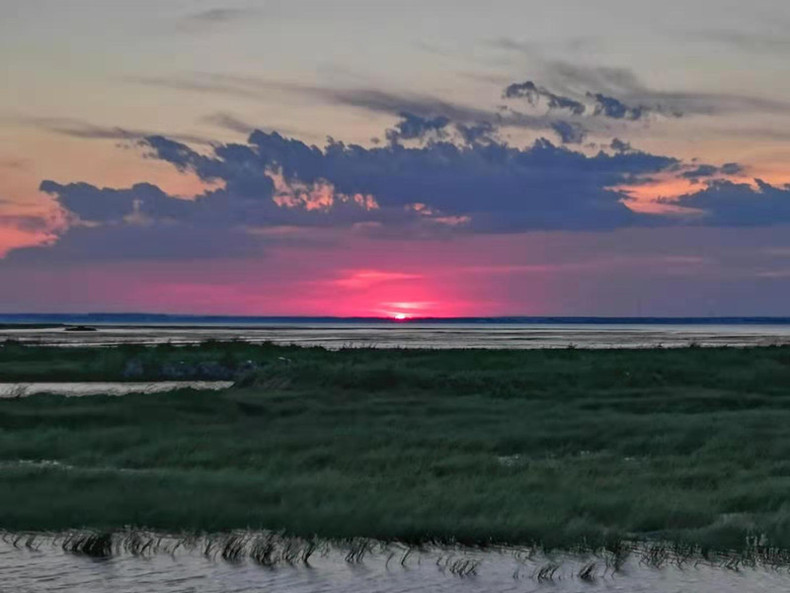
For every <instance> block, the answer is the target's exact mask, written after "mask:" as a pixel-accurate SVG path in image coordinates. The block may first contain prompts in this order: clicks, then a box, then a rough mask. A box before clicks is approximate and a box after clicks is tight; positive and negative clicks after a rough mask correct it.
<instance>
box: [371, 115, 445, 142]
mask: <svg viewBox="0 0 790 593" xmlns="http://www.w3.org/2000/svg"><path fill="white" fill-rule="evenodd" d="M399 115H400V118H401V119H400V121H399V122H398V123H397V124H396V125H395V128H394V129H392V130H387V133H386V136H387V140H389V141H390V142H392V143H398V141H400V140H422V139H425V138H426V137H434V138H439V139H441V138H446V137H447V126H448V125H449V124H450V119H449V118H448V117H445V116H443V115H439V116H436V117H420V116H419V115H415V114H413V113H409V112H407V111H404V112H402V113H400V114H399Z"/></svg>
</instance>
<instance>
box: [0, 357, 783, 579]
mask: <svg viewBox="0 0 790 593" xmlns="http://www.w3.org/2000/svg"><path fill="white" fill-rule="evenodd" d="M129 359H135V360H142V361H143V362H142V364H143V366H144V367H145V366H146V365H148V366H150V368H151V369H156V368H157V365H158V364H160V363H161V362H162V361H180V360H183V361H185V362H186V363H188V364H191V363H192V362H194V361H196V360H202V361H225V362H224V363H223V364H228V365H231V364H234V365H235V364H242V363H245V362H246V361H253V362H254V363H255V365H254V367H248V372H247V374H246V376H245V377H244V380H243V381H240V382H239V383H238V385H237V387H236V388H235V389H232V390H229V391H227V392H224V393H214V392H192V391H189V392H188V391H184V392H176V393H171V394H162V395H158V396H155V397H152V396H145V395H141V396H135V395H130V396H125V397H122V398H109V397H87V398H78V399H64V398H59V397H56V396H46V395H41V396H32V397H29V398H24V399H14V400H4V401H0V508H1V509H2V513H0V527H2V528H5V529H8V530H21V531H27V530H68V529H74V528H91V529H94V530H97V531H99V532H103V531H112V530H116V529H118V528H120V527H123V526H127V525H131V526H136V527H141V528H149V529H154V530H164V531H181V530H190V531H211V532H218V531H225V532H228V531H232V530H236V529H245V528H247V527H251V528H253V529H271V530H275V531H279V530H284V531H285V532H286V533H287V534H288V535H289V536H292V537H298V538H302V539H303V540H305V541H309V540H311V539H312V538H313V537H315V536H318V537H321V538H330V539H348V540H351V541H353V540H354V539H355V538H364V539H365V540H370V539H374V540H378V541H385V542H388V541H397V542H401V543H403V544H413V545H418V544H422V543H426V542H443V543H450V542H453V543H460V544H464V545H468V546H491V545H497V544H524V545H535V546H541V547H545V548H547V549H551V548H555V547H559V548H565V549H569V548H573V547H574V546H577V545H584V546H586V547H591V548H608V549H616V547H617V545H618V544H617V542H622V541H642V542H669V543H670V544H671V545H672V546H680V547H678V548H677V550H681V549H683V546H685V548H687V549H689V550H694V551H695V552H694V553H695V554H701V555H703V556H704V555H705V554H707V553H709V552H710V553H713V552H727V553H729V552H731V551H739V552H741V553H745V552H747V551H749V550H754V549H756V548H757V547H759V548H760V549H761V550H765V551H767V550H772V552H770V554H772V555H773V556H775V557H776V558H778V559H779V558H783V557H784V556H783V555H784V554H785V553H786V552H785V551H786V550H790V504H788V502H787V492H788V491H790V461H788V459H790V431H788V430H787V426H788V425H790V392H789V391H788V390H787V385H790V349H788V348H763V349H741V350H739V349H710V350H709V349H704V348H695V349H687V350H668V349H664V350H653V351H611V352H608V351H606V352H601V351H597V352H593V351H584V350H578V349H576V350H555V351H398V350H391V351H378V350H377V351H372V350H348V351H340V352H327V351H325V350H322V349H317V348H310V349H299V348H280V347H275V346H270V345H264V346H260V347H259V346H250V345H246V344H207V345H203V346H201V347H187V348H175V347H156V348H142V347H124V348H118V349H107V350H87V349H86V350H85V351H83V350H81V349H75V350H74V351H71V350H69V351H63V350H57V349H48V348H24V347H21V346H15V345H11V346H8V347H4V348H2V349H0V381H6V380H12V379H13V380H17V379H20V377H21V376H22V375H23V374H25V373H27V375H26V376H25V378H26V379H28V380H35V377H42V376H45V375H46V374H47V373H50V374H52V376H54V374H56V373H60V375H58V376H60V377H61V378H64V377H77V376H79V377H80V378H81V379H83V380H85V378H86V377H98V376H99V375H101V378H102V379H107V378H110V375H111V374H112V373H113V372H117V371H119V370H122V369H123V368H124V366H125V364H126V362H125V361H127V360H129ZM83 365H84V366H83ZM91 369H93V370H91ZM91 372H94V373H98V374H97V375H91V374H90V373H91ZM14 373H16V375H14ZM50 378H52V377H50ZM52 461H56V462H58V463H57V464H55V463H42V462H52ZM30 462H36V463H30ZM755 542H758V543H755ZM758 544H759V545H758ZM662 545H664V544H662ZM267 549H268V548H267V544H266V542H261V543H260V549H259V554H258V555H259V556H260V557H261V558H263V559H265V558H267V557H268V556H267ZM673 549H675V548H673ZM678 553H679V552H678ZM760 553H761V554H768V552H760ZM363 557H364V553H363ZM615 557H616V554H615ZM744 557H746V556H744ZM650 558H652V560H646V561H648V562H652V563H656V564H657V563H660V562H663V561H666V560H662V558H663V556H662V555H661V553H660V551H659V550H658V549H657V550H656V553H655V554H654V555H653V556H651V557H650ZM457 568H458V570H459V571H461V566H460V565H459V566H458V567H457ZM449 569H450V568H449V567H448V570H449ZM461 572H463V571H461ZM586 574H587V575H588V576H592V575H593V574H594V571H593V570H592V569H590V570H589V571H587V573H586Z"/></svg>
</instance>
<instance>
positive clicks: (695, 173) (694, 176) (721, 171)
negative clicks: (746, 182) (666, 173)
mask: <svg viewBox="0 0 790 593" xmlns="http://www.w3.org/2000/svg"><path fill="white" fill-rule="evenodd" d="M743 172H744V169H743V167H742V166H741V165H739V164H738V163H725V164H723V165H722V166H721V167H716V166H714V165H699V166H698V167H695V168H693V169H691V170H689V171H685V172H683V173H681V177H685V178H686V179H691V180H693V181H698V180H700V179H703V178H706V177H714V176H716V175H740V174H741V173H743Z"/></svg>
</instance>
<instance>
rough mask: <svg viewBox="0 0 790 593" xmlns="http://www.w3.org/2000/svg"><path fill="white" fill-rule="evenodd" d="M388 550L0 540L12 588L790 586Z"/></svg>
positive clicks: (667, 591)
mask: <svg viewBox="0 0 790 593" xmlns="http://www.w3.org/2000/svg"><path fill="white" fill-rule="evenodd" d="M391 556H392V554H391V553H388V552H386V550H385V551H384V552H381V553H375V554H369V555H367V556H366V557H365V558H364V560H363V561H362V562H361V563H358V564H353V563H348V562H346V561H345V553H344V552H342V551H337V550H334V551H331V550H330V551H328V552H326V553H325V554H319V555H317V556H316V557H315V558H314V559H311V566H310V567H305V566H301V565H297V566H280V567H277V568H263V567H261V566H259V565H257V564H254V563H253V562H251V561H246V560H245V561H241V562H225V561H222V560H219V559H216V558H213V559H212V558H207V557H205V556H203V555H202V554H200V553H199V552H196V551H192V552H183V551H182V552H180V553H174V554H156V555H153V556H150V557H146V558H140V557H134V556H129V555H119V556H115V557H113V558H109V559H100V560H97V559H90V558H85V557H81V556H76V555H73V554H69V553H66V552H64V551H62V549H60V547H58V546H57V545H56V544H55V543H53V542H50V543H48V544H47V543H44V544H42V545H40V546H39V548H38V550H37V551H34V550H27V549H24V548H22V549H17V548H14V547H13V546H12V545H11V544H9V543H8V542H4V543H0V574H2V587H0V589H2V590H4V591H5V590H7V591H48V592H52V591H56V592H75V593H76V592H80V593H99V592H102V593H104V592H106V591H113V592H114V593H143V592H145V593H148V592H151V591H156V592H157V593H186V592H190V591H194V592H200V593H247V592H250V593H251V592H253V591H255V592H258V591H262V590H272V591H288V592H290V593H316V592H325V593H371V592H380V593H402V592H404V593H405V592H411V591H431V592H439V593H442V592H445V591H446V592H448V593H449V592H460V593H464V592H475V591H486V592H487V591H498V592H503V593H507V592H510V591H513V592H515V591H519V592H525V591H551V592H553V593H577V592H578V593H581V592H587V591H611V592H623V593H625V592H628V593H680V592H683V593H748V592H761V591H786V590H790V573H788V570H787V569H781V570H770V569H767V568H757V569H744V570H740V571H732V570H725V569H723V568H720V567H718V566H712V565H708V564H699V565H698V566H696V567H692V566H686V567H684V568H682V569H681V568H678V567H677V566H674V565H667V566H665V567H663V568H660V569H656V568H649V567H647V566H645V565H643V564H640V562H639V560H638V559H637V558H636V557H634V556H632V557H631V558H630V559H629V560H628V561H627V562H626V564H625V565H624V566H623V569H622V571H621V572H620V573H618V574H612V573H611V571H609V570H605V563H604V561H603V560H601V559H600V558H592V560H591V558H589V557H587V558H582V557H577V556H556V557H552V558H547V557H546V556H535V557H533V558H532V559H530V560H524V559H523V558H522V559H519V558H517V555H516V554H515V553H514V552H513V551H507V550H505V551H487V552H480V551H458V550H451V551H448V550H440V549H434V550H430V551H424V552H420V553H414V554H412V555H410V556H409V557H408V558H407V560H406V561H405V562H404V564H403V565H401V562H400V560H399V559H396V561H392V558H391ZM453 558H458V559H461V558H464V559H471V560H473V561H476V562H479V567H478V570H477V575H476V576H471V577H466V578H459V577H458V576H455V575H453V574H451V573H450V571H448V570H447V567H448V566H449V565H450V564H452V562H453ZM590 561H594V562H596V570H595V571H594V574H595V577H594V578H593V579H592V580H591V581H587V580H582V579H580V578H579V577H578V574H579V571H580V569H581V567H583V566H584V565H585V564H586V563H587V562H590ZM549 562H556V563H557V564H559V568H558V570H557V571H556V573H554V576H553V578H552V580H550V581H545V582H539V577H538V575H539V574H540V568H541V567H543V566H546V565H547V563H549Z"/></svg>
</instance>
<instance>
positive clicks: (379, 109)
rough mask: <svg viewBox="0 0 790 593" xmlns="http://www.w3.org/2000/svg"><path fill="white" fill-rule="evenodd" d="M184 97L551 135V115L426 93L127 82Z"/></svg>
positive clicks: (225, 80)
mask: <svg viewBox="0 0 790 593" xmlns="http://www.w3.org/2000/svg"><path fill="white" fill-rule="evenodd" d="M128 80H130V81H132V82H136V83H139V84H145V85H149V86H150V85H152V86H157V87H162V88H169V89H174V90H179V91H185V92H198V93H215V94H221V95H227V96H233V97H238V98H243V99H248V100H253V101H264V100H270V99H271V97H272V94H273V93H285V94H289V95H298V96H301V97H305V98H307V99H309V100H311V101H315V102H318V103H322V104H329V105H338V106H344V107H351V108H354V109H359V110H364V111H367V112H370V113H379V114H387V115H393V116H397V117H400V116H401V115H402V114H404V113H408V114H410V115H412V116H415V117H419V118H424V119H435V118H439V117H443V118H448V119H450V120H451V121H452V122H454V124H455V125H463V126H467V127H471V126H494V127H508V126H510V127H514V128H522V129H529V130H536V131H543V130H549V129H551V124H552V123H553V122H554V121H555V118H554V117H553V116H551V115H532V114H527V113H520V112H518V111H515V110H512V109H506V110H496V109H483V108H479V107H474V106H470V105H465V104H463V103H458V102H454V101H448V100H446V99H444V98H441V97H434V96H432V95H428V94H424V93H400V92H392V91H387V90H382V89H374V88H365V87H357V88H345V89H344V88H333V87H321V86H316V85H308V84H302V83H293V82H282V81H272V80H262V79H259V78H254V77H247V76H230V75H222V74H195V75H194V76H191V77H190V76H188V77H182V78H166V79H165V78H156V77H136V78H130V79H128Z"/></svg>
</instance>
